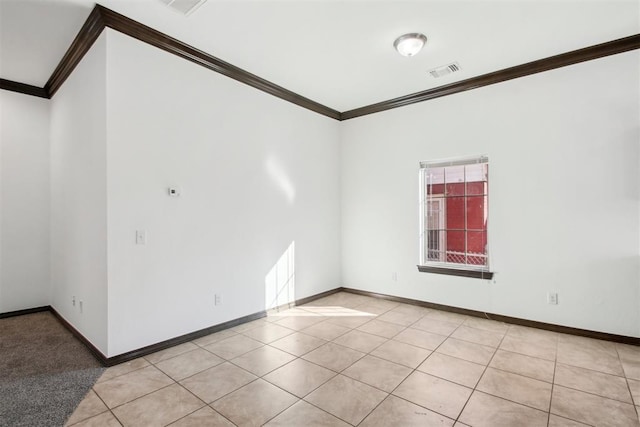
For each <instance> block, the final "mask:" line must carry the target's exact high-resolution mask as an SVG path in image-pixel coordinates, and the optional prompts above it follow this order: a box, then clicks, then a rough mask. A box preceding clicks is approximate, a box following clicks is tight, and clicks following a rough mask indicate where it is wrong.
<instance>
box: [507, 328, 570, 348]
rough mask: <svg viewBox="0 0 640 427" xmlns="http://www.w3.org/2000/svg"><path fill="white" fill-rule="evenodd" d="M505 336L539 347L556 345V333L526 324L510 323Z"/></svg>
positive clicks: (554, 346)
mask: <svg viewBox="0 0 640 427" xmlns="http://www.w3.org/2000/svg"><path fill="white" fill-rule="evenodd" d="M507 336H508V337H511V338H515V339H517V340H522V341H528V342H531V343H533V344H536V345H539V346H541V347H548V348H556V347H557V345H558V334H557V333H555V332H551V331H544V330H542V329H535V328H529V327H526V326H520V325H510V326H509V330H508V331H507Z"/></svg>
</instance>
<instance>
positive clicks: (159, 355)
mask: <svg viewBox="0 0 640 427" xmlns="http://www.w3.org/2000/svg"><path fill="white" fill-rule="evenodd" d="M197 348H198V346H197V345H195V344H194V343H192V342H186V343H184V344H180V345H176V346H173V347H169V348H167V349H164V350H162V351H158V352H156V353H153V354H150V355H148V356H145V357H144V358H145V359H147V360H148V361H149V362H150V363H153V364H154V365H155V364H156V363H158V362H161V361H163V360H166V359H171V358H172V357H175V356H177V355H179V354H182V353H186V352H187V351H191V350H195V349H197Z"/></svg>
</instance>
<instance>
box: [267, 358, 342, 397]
mask: <svg viewBox="0 0 640 427" xmlns="http://www.w3.org/2000/svg"><path fill="white" fill-rule="evenodd" d="M335 375H336V373H335V372H334V371H331V370H329V369H326V368H323V367H322V366H318V365H316V364H314V363H311V362H307V361H306V360H303V359H296V360H294V361H293V362H291V363H288V364H286V365H284V366H283V367H281V368H278V369H276V370H275V371H273V372H271V373H269V374H268V375H265V377H264V379H265V380H266V381H269V382H270V383H272V384H274V385H277V386H278V387H280V388H282V389H284V390H286V391H288V392H289V393H292V394H294V395H296V396H298V397H304V396H306V395H307V394H309V393H311V392H312V391H313V390H315V389H316V388H318V387H320V386H321V385H322V384H324V383H325V382H327V381H329V380H330V379H331V378H333V377H334V376H335Z"/></svg>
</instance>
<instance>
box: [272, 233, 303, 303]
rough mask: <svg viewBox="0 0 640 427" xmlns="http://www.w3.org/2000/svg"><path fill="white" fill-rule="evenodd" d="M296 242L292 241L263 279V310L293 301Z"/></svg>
mask: <svg viewBox="0 0 640 427" xmlns="http://www.w3.org/2000/svg"><path fill="white" fill-rule="evenodd" d="M295 254H296V242H295V241H293V242H291V244H290V245H289V247H288V248H287V249H286V250H285V251H284V253H283V254H282V255H281V256H280V259H278V261H277V262H276V264H275V265H274V266H273V267H272V268H271V270H270V271H269V272H268V273H267V275H266V276H265V278H264V294H265V302H264V308H265V310H269V309H272V308H275V307H278V306H280V305H283V304H288V303H291V302H293V301H295V299H296V297H295V289H296V269H295Z"/></svg>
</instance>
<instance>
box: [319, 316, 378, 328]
mask: <svg viewBox="0 0 640 427" xmlns="http://www.w3.org/2000/svg"><path fill="white" fill-rule="evenodd" d="M374 318H375V316H373V315H368V314H367V313H362V314H360V315H357V316H340V317H329V318H328V319H327V322H329V323H333V324H334V325H340V326H344V327H345V328H357V327H358V326H362V325H364V324H365V323H367V322H368V321H369V320H372V319H374Z"/></svg>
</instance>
